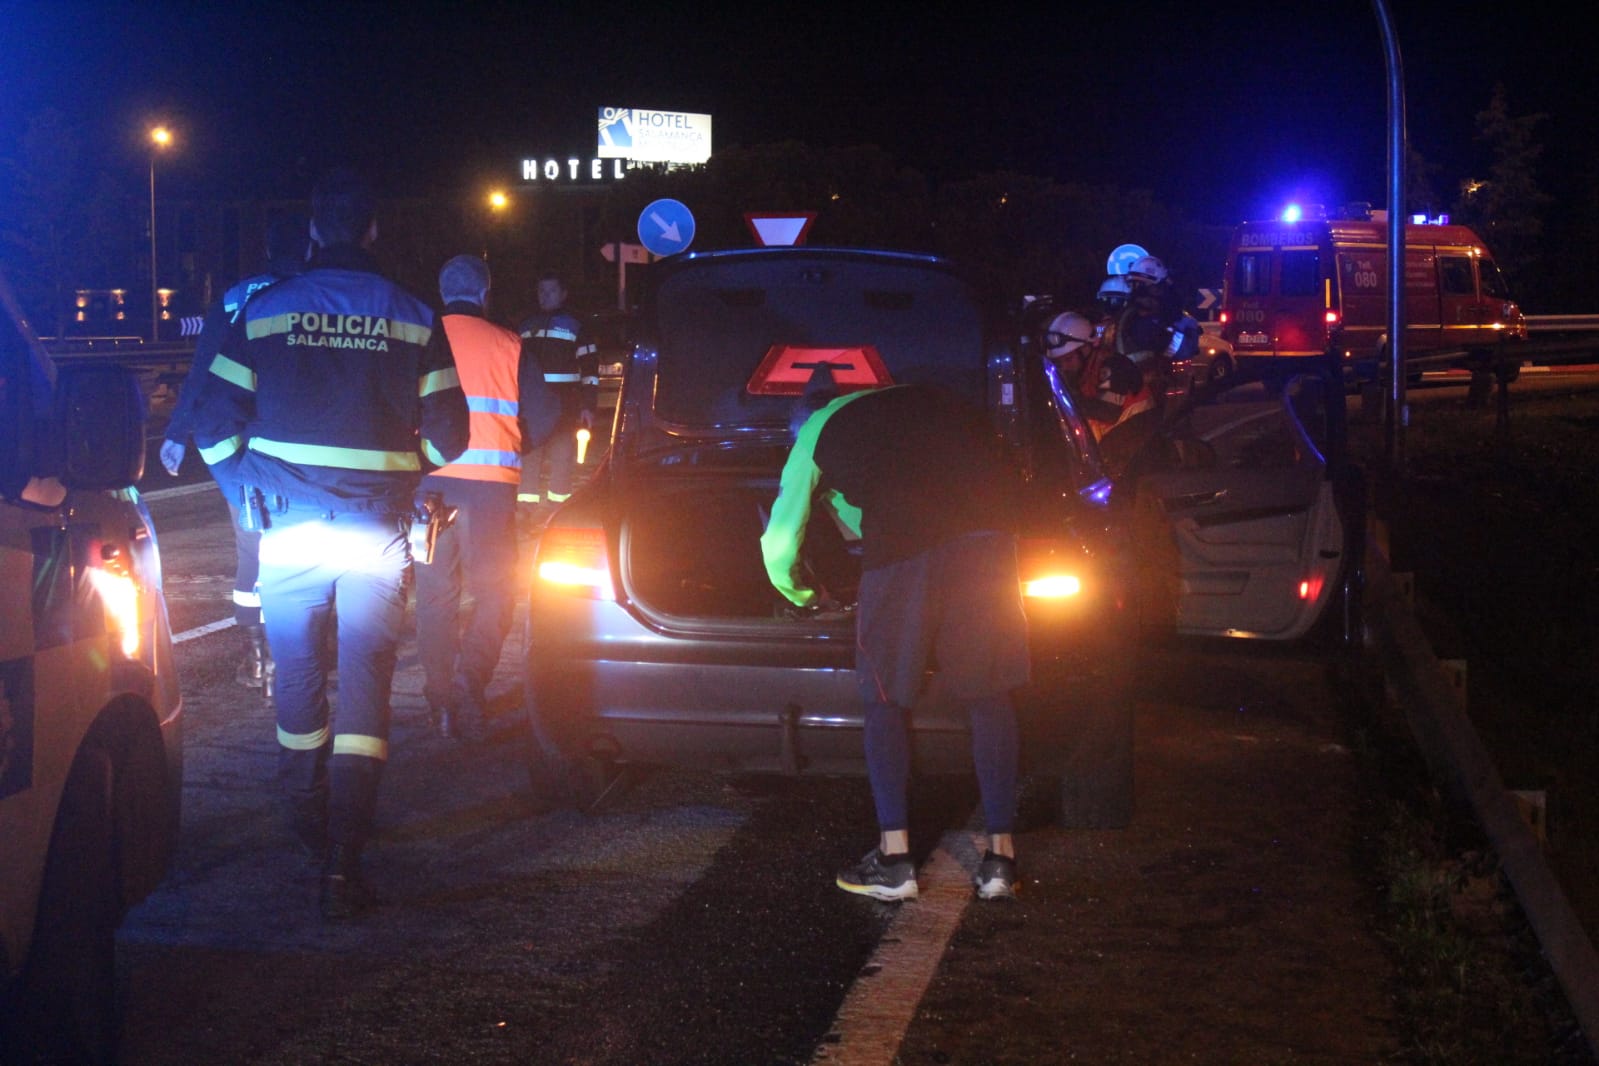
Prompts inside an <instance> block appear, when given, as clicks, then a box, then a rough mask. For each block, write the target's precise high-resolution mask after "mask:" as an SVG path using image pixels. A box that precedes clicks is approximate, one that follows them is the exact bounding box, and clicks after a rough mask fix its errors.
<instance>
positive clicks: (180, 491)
mask: <svg viewBox="0 0 1599 1066" xmlns="http://www.w3.org/2000/svg"><path fill="white" fill-rule="evenodd" d="M215 491H217V486H216V482H214V481H197V482H195V483H194V484H193V485H174V486H173V487H172V488H170V489H151V490H150V491H149V492H146V493H142V494H141V495H143V496H144V498H145V499H147V500H165V499H170V498H172V497H174V496H193V495H194V494H195V493H197V492H215Z"/></svg>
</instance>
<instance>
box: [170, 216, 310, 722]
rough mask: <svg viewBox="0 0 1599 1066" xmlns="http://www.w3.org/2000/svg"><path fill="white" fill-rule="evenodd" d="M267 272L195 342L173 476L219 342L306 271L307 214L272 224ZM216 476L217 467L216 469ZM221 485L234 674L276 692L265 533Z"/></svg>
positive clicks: (177, 414)
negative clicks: (273, 291)
mask: <svg viewBox="0 0 1599 1066" xmlns="http://www.w3.org/2000/svg"><path fill="white" fill-rule="evenodd" d="M266 250H267V262H266V270H265V271H264V272H262V273H260V274H254V275H252V276H250V277H247V278H245V279H243V280H242V281H238V282H235V283H234V284H233V285H232V286H231V287H230V288H229V289H228V291H227V292H225V293H223V294H222V299H221V300H219V301H217V302H216V303H215V304H213V305H211V309H210V310H209V311H208V312H207V313H206V316H205V322H204V324H203V325H202V326H201V327H200V336H199V337H198V338H196V340H195V343H194V358H193V360H192V361H191V362H190V364H189V373H188V376H187V377H185V378H184V379H183V388H182V390H181V391H180V392H179V393H178V404H177V407H176V408H174V409H173V412H172V419H171V421H169V422H168V423H167V431H166V439H165V440H163V441H162V442H161V465H162V466H163V467H165V468H166V471H167V473H169V474H171V475H172V476H173V477H177V476H178V469H179V467H181V466H182V465H183V458H184V455H185V454H186V453H187V451H188V448H187V446H186V445H185V443H184V442H185V441H187V440H188V439H189V434H190V433H191V432H192V431H193V429H194V404H195V400H196V399H197V398H198V397H199V395H200V392H201V386H202V385H203V383H204V382H205V380H206V378H207V377H208V376H209V375H210V373H211V360H212V359H213V358H214V357H215V356H216V353H217V346H218V345H220V344H221V343H222V338H223V336H224V335H225V334H226V333H227V331H228V327H229V325H231V324H232V323H233V322H235V321H237V320H238V317H239V315H240V314H241V313H243V311H244V303H245V301H246V300H248V299H249V298H250V297H251V296H252V295H254V294H255V293H256V292H258V291H260V290H261V289H264V288H266V287H267V286H268V285H271V284H273V283H274V282H278V281H281V280H283V279H284V278H288V277H293V276H294V275H295V274H298V273H300V271H302V270H304V269H305V260H306V256H307V255H308V254H309V252H310V250H311V237H310V234H309V232H308V231H307V227H306V219H305V216H304V215H300V214H295V215H283V216H280V217H279V218H276V219H274V220H273V222H272V224H271V225H270V226H268V227H267V249H266ZM211 476H212V478H214V479H215V478H217V471H216V470H215V469H214V468H213V469H212V470H211ZM217 487H218V488H219V489H221V490H222V496H223V498H224V499H226V500H227V502H228V513H229V514H231V515H232V516H233V548H234V555H235V557H236V561H235V565H234V571H233V624H234V625H235V626H237V627H238V628H239V630H240V632H242V633H243V634H244V641H245V646H244V657H243V658H242V659H241V660H240V662H239V668H238V670H237V671H236V673H235V675H234V677H235V679H236V680H237V681H238V682H239V684H241V685H243V686H245V687H246V688H259V689H263V690H264V693H263V694H264V695H266V696H271V695H272V659H271V656H270V655H269V653H268V651H267V643H266V633H265V631H264V630H263V629H262V627H261V590H260V588H259V587H258V578H259V576H260V568H261V563H260V549H261V531H260V530H259V529H245V528H244V525H243V523H241V522H240V521H239V520H238V519H239V486H238V485H235V484H230V483H227V482H224V481H222V480H220V479H217Z"/></svg>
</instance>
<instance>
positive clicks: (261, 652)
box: [233, 622, 268, 688]
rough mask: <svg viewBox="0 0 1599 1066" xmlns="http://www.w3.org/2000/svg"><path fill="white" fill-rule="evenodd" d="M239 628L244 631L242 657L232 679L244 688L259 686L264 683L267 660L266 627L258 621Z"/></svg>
mask: <svg viewBox="0 0 1599 1066" xmlns="http://www.w3.org/2000/svg"><path fill="white" fill-rule="evenodd" d="M240 628H241V629H242V630H243V631H244V658H242V659H240V660H239V668H238V670H237V671H236V672H235V673H234V675H233V679H234V680H235V681H237V682H238V683H239V684H241V685H243V686H244V687H245V688H261V687H263V686H264V685H265V684H266V672H267V665H266V664H267V661H268V657H267V646H266V629H265V627H263V626H262V625H261V623H259V622H257V623H256V624H255V625H245V626H241V627H240Z"/></svg>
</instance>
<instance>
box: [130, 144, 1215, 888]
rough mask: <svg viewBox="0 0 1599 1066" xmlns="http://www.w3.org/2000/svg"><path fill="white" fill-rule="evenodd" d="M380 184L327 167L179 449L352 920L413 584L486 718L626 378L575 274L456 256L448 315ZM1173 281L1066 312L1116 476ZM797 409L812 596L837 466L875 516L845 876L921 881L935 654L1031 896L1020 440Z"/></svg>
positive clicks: (300, 802) (793, 515)
mask: <svg viewBox="0 0 1599 1066" xmlns="http://www.w3.org/2000/svg"><path fill="white" fill-rule="evenodd" d="M375 206H376V205H375V199H374V197H373V194H372V191H371V188H370V187H369V186H368V185H367V184H366V182H365V181H364V180H363V179H362V178H361V177H360V176H359V175H357V174H356V173H354V172H353V171H350V170H347V169H339V170H335V171H332V172H330V173H328V174H327V175H325V176H324V177H323V179H322V180H321V181H319V182H318V184H317V186H316V188H315V189H314V190H313V192H312V197H311V215H310V219H309V223H308V224H307V223H306V220H304V219H303V218H302V219H296V218H286V219H284V220H282V221H281V222H280V223H279V224H278V225H275V226H274V227H273V228H272V232H271V236H270V239H269V242H268V248H267V254H268V262H267V269H266V271H265V272H263V273H262V274H260V275H257V276H254V277H251V278H248V279H246V280H245V281H242V282H240V283H239V284H238V285H235V286H234V287H233V288H231V289H229V290H228V292H227V294H226V295H225V296H224V297H223V299H222V300H221V301H219V302H218V303H217V305H215V306H214V307H213V308H212V309H211V310H210V312H209V313H208V315H207V317H206V321H205V325H204V328H203V330H202V333H201V336H200V338H199V341H198V342H197V345H196V352H195V361H194V364H193V367H192V369H191V372H190V375H189V378H188V380H187V381H186V383H185V388H184V389H183V393H182V399H181V400H180V403H179V406H178V409H177V411H176V412H175V414H174V416H173V419H172V423H171V425H170V426H169V428H168V430H167V434H166V438H167V439H166V441H165V442H164V444H163V445H162V448H161V460H162V463H163V465H164V466H165V467H166V469H167V470H168V471H169V472H171V473H173V474H176V473H177V472H178V469H179V467H180V466H181V464H182V462H183V459H184V457H185V452H186V446H185V443H184V442H185V440H186V439H187V438H188V437H189V436H191V435H192V437H193V439H194V441H195V443H196V445H197V448H198V452H199V455H200V457H201V458H202V459H203V460H204V462H205V463H206V465H207V467H208V468H209V470H210V473H211V475H212V476H213V478H214V479H215V481H216V483H217V485H218V486H219V488H220V489H221V490H222V492H223V493H224V496H225V497H226V499H227V501H228V506H229V510H230V513H231V514H232V516H233V518H234V525H235V528H236V530H237V532H236V538H237V559H238V562H237V568H236V570H237V572H236V580H235V585H234V604H235V611H236V615H235V620H236V623H237V624H238V626H239V627H240V629H241V630H242V631H243V632H244V633H245V634H246V649H245V657H244V660H243V662H242V663H241V665H240V667H239V670H238V680H239V681H240V682H241V683H242V684H245V685H249V686H253V687H261V688H263V689H264V690H265V691H266V692H267V694H268V695H269V696H270V697H271V698H272V699H273V701H274V706H275V711H276V720H277V739H278V744H279V767H278V778H279V783H280V786H281V790H282V793H283V799H284V807H285V814H286V819H287V823H288V827H289V829H290V831H291V832H292V833H293V835H294V837H295V839H296V840H297V841H298V843H299V844H300V845H301V846H302V847H303V849H304V851H305V853H306V855H307V856H308V858H309V859H310V860H311V861H312V862H313V863H315V864H317V865H318V866H319V867H320V872H321V878H320V895H319V907H320V909H321V912H322V914H323V915H324V917H326V918H328V919H333V920H338V919H346V918H351V917H354V916H357V915H359V914H361V913H363V912H365V911H367V910H369V909H370V908H371V907H372V906H373V905H374V904H375V903H376V895H375V893H374V892H373V890H372V889H371V887H370V886H369V885H368V883H367V881H366V879H365V876H364V872H363V867H362V861H361V857H362V852H363V849H364V848H365V846H366V845H367V843H368V841H369V840H370V838H371V835H372V830H373V818H374V811H375V808H376V804H377V797H378V786H379V782H380V779H381V777H382V774H383V768H384V765H385V763H386V761H387V758H388V751H389V732H390V724H391V723H390V714H391V711H390V690H391V686H392V682H393V676H394V671H395V667H396V663H397V659H398V649H399V645H400V642H401V639H402V636H403V628H404V623H405V617H406V607H407V600H408V597H409V593H410V584H411V582H412V580H413V579H414V583H415V592H416V601H417V639H418V646H419V653H420V659H421V662H422V665H423V669H424V673H425V675H426V680H425V686H424V692H425V696H426V699H427V703H428V708H429V711H430V714H431V720H432V724H433V727H434V729H435V730H436V731H437V732H438V733H439V734H440V735H442V736H444V737H446V738H449V737H460V738H463V739H467V740H473V739H478V738H480V737H482V736H483V735H484V731H485V728H486V722H485V717H484V713H485V704H486V701H487V692H486V690H487V687H488V684H489V681H490V678H491V677H492V675H493V672H494V669H495V666H496V664H497V662H498V661H499V658H500V654H501V649H502V646H503V644H504V641H505V638H506V636H507V633H508V630H509V628H510V622H511V617H512V613H513V603H512V597H513V595H514V589H515V587H516V586H515V582H514V581H511V580H508V578H507V575H508V574H511V573H514V572H515V570H516V563H517V552H518V536H517V532H518V522H519V518H525V519H526V521H524V522H523V525H524V526H526V525H537V523H538V520H539V519H540V518H542V517H545V516H546V515H547V514H548V510H549V505H550V504H559V503H561V502H562V501H564V500H565V499H566V498H567V497H568V496H570V495H571V493H572V491H573V488H574V482H575V467H576V463H577V434H578V431H580V430H590V429H591V428H592V426H593V423H594V414H595V408H596V405H597V399H598V386H599V377H598V365H597V363H598V361H597V358H596V352H595V347H594V345H593V344H592V343H591V342H590V341H589V339H588V338H587V337H586V335H585V331H584V329H583V325H582V322H581V320H580V319H579V318H578V317H577V316H576V315H574V314H573V313H572V312H571V311H570V310H569V309H568V307H567V299H568V295H569V294H568V291H567V287H566V284H565V282H564V280H563V279H562V278H561V277H560V275H558V274H556V273H546V274H544V275H542V276H541V277H540V279H539V282H538V289H537V298H538V311H537V312H536V313H534V314H533V315H531V316H530V317H528V318H527V319H525V320H523V321H522V322H521V323H520V324H519V327H518V329H517V330H516V331H514V332H513V331H512V330H509V329H506V328H504V327H502V326H499V325H496V324H495V323H493V322H492V321H491V320H490V319H489V317H488V307H489V294H490V291H491V279H490V274H489V269H488V266H487V264H486V263H485V262H484V261H483V260H482V259H480V258H478V257H476V256H471V255H460V256H456V257H454V258H452V259H450V260H449V261H448V262H446V263H445V264H444V265H443V268H442V269H441V271H440V273H439V279H438V282H439V303H440V304H441V305H442V308H443V311H442V313H438V312H436V311H435V310H434V308H433V306H432V305H431V304H430V303H429V302H428V301H425V300H423V299H420V298H418V297H416V296H414V295H412V294H410V293H409V292H407V291H406V290H405V289H403V288H402V287H401V286H399V285H398V284H396V283H394V282H393V281H391V280H389V279H387V278H385V277H384V276H383V275H382V274H381V273H380V272H379V270H378V267H377V262H376V260H375V259H374V257H373V255H372V252H371V246H372V244H373V243H374V242H375V241H376V240H377V237H378V223H377V218H376V210H375ZM1171 288H1172V287H1171V285H1170V280H1169V276H1168V274H1167V271H1166V268H1165V266H1164V264H1162V263H1161V262H1160V261H1159V260H1158V259H1156V258H1154V257H1153V256H1144V257H1143V258H1141V259H1139V260H1138V261H1137V262H1135V263H1133V264H1132V265H1131V269H1130V270H1129V271H1128V272H1127V273H1126V274H1125V275H1112V276H1110V277H1108V278H1107V279H1106V282H1105V284H1104V285H1103V286H1102V287H1101V289H1100V291H1099V293H1098V294H1097V298H1096V301H1095V303H1096V317H1090V316H1089V315H1086V314H1082V313H1079V312H1076V311H1066V312H1062V313H1059V314H1056V315H1055V316H1054V317H1053V318H1051V319H1050V320H1049V321H1048V323H1047V326H1045V328H1043V329H1042V330H1041V335H1040V337H1039V340H1040V348H1041V350H1042V351H1043V352H1044V353H1045V355H1047V356H1048V357H1049V361H1050V366H1051V372H1052V373H1054V374H1056V375H1059V376H1060V378H1061V380H1062V382H1063V384H1064V385H1065V386H1066V388H1067V389H1069V390H1070V391H1071V392H1073V393H1074V394H1075V395H1076V396H1077V398H1078V402H1080V403H1081V405H1082V407H1083V411H1084V414H1085V415H1086V416H1087V418H1088V420H1089V423H1090V426H1091V428H1092V430H1093V432H1094V434H1095V436H1096V437H1098V438H1099V443H1100V447H1101V449H1102V451H1103V454H1104V457H1105V459H1106V461H1107V465H1108V466H1110V467H1111V469H1112V473H1113V474H1118V473H1120V474H1127V473H1133V474H1136V472H1137V470H1138V464H1139V463H1140V461H1141V459H1142V457H1144V456H1146V455H1147V454H1149V451H1150V441H1152V440H1153V439H1154V438H1155V437H1156V435H1157V431H1158V429H1159V427H1160V423H1161V419H1162V416H1163V411H1164V409H1165V407H1166V403H1167V389H1166V375H1167V372H1168V368H1169V367H1170V364H1171V361H1172V360H1173V359H1179V358H1184V357H1186V356H1188V355H1189V354H1191V353H1190V352H1189V350H1188V348H1189V346H1191V345H1192V344H1193V343H1194V342H1195V341H1196V340H1197V333H1198V328H1197V325H1194V324H1193V320H1192V318H1191V316H1185V315H1184V314H1183V313H1182V312H1181V311H1180V309H1178V308H1177V307H1176V304H1175V301H1174V300H1173V298H1172V296H1171ZM793 429H794V432H795V434H796V442H795V447H794V449H793V451H792V453H791V455H790V456H789V459H788V463H787V465H786V466H785V469H784V472H783V480H782V492H781V494H780V496H779V498H778V499H777V501H776V503H775V504H774V507H773V511H772V517H771V521H770V523H769V525H768V528H767V530H766V533H765V535H764V536H763V537H762V541H761V544H762V549H763V552H764V553H765V556H766V566H767V569H768V572H769V574H770V575H771V579H772V581H773V583H774V584H775V585H776V586H777V588H778V589H779V590H780V591H781V592H782V593H783V594H784V595H785V596H786V597H788V598H789V599H790V600H792V601H793V602H794V603H796V604H800V605H804V604H807V603H810V602H812V601H813V600H815V599H817V598H818V597H820V598H821V599H823V600H825V597H826V592H825V590H813V589H809V588H806V587H805V586H804V584H803V579H802V578H801V577H800V576H799V575H798V571H797V569H796V567H795V559H796V546H797V543H798V537H799V532H798V531H800V530H803V528H804V525H805V521H806V518H807V515H808V514H809V511H810V508H811V507H812V505H813V503H814V502H815V501H816V500H817V498H818V495H819V489H824V490H827V492H826V493H823V494H822V495H823V496H824V502H825V498H826V497H828V495H829V494H830V496H833V497H839V498H840V501H841V502H842V503H843V504H844V505H845V506H844V507H843V509H842V510H841V512H840V520H843V521H849V520H851V517H853V521H854V523H855V524H856V525H857V526H858V527H859V531H860V532H861V533H862V534H863V535H864V541H863V543H864V544H865V558H864V561H863V576H862V583H861V588H860V592H859V598H858V612H859V613H858V615H857V626H858V631H859V633H860V634H861V636H860V639H859V641H858V645H857V664H856V665H857V674H858V676H859V679H860V689H861V695H862V698H863V700H864V701H865V703H866V715H865V733H866V756H867V766H868V774H869V778H870V781H871V784H872V792H873V797H874V801H875V804H876V807H877V814H878V821H879V825H880V827H881V836H880V839H879V844H878V847H877V848H875V849H874V850H873V851H871V852H870V853H868V854H867V856H866V857H865V858H864V859H863V860H861V862H860V863H858V864H856V865H853V866H850V867H847V868H845V869H844V870H842V871H840V873H839V874H838V877H837V882H838V884H839V886H840V887H841V888H844V889H846V890H848V891H851V892H856V893H862V894H865V895H870V896H874V897H876V898H879V899H888V900H897V899H906V898H910V897H913V896H915V895H916V893H917V886H916V880H915V870H914V867H913V865H912V864H911V861H910V858H909V843H908V835H907V825H908V812H907V810H906V784H907V778H908V774H909V761H910V760H909V750H908V747H907V741H906V725H905V720H904V716H905V711H904V708H906V707H908V706H910V705H911V704H912V703H913V702H914V700H915V696H916V688H917V686H918V685H919V684H920V683H921V681H922V678H923V675H924V673H925V666H926V664H927V663H928V662H929V661H931V659H932V658H933V657H936V658H937V660H938V662H939V663H940V672H941V673H943V674H947V675H949V676H948V678H946V680H947V681H948V682H949V683H950V684H952V685H954V686H955V691H956V692H957V695H958V696H960V697H961V698H963V699H965V700H966V701H967V703H968V704H969V709H970V716H971V722H972V737H973V756H974V765H975V768H976V770H977V774H978V779H979V784H980V786H981V791H982V795H983V806H984V811H985V815H986V821H987V828H988V833H989V849H988V852H987V854H985V856H984V857H983V860H982V862H981V864H980V865H979V867H978V870H977V874H976V878H975V886H976V890H977V892H978V894H979V895H980V896H982V897H984V898H996V899H998V898H1007V897H1009V896H1010V895H1012V894H1013V893H1014V891H1015V886H1016V882H1017V877H1016V867H1015V850H1014V845H1013V842H1012V836H1011V834H1012V826H1013V822H1014V818H1015V805H1016V772H1017V770H1016V764H1017V751H1016V748H1017V736H1016V723H1015V712H1014V709H1013V708H1012V706H1011V703H1010V696H1009V693H1010V691H1011V690H1012V689H1013V688H1014V687H1015V686H1017V685H1019V684H1021V683H1023V682H1025V680H1026V679H1027V675H1028V669H1029V666H1028V656H1027V641H1026V620H1025V616H1024V614H1023V613H1022V609H1021V604H1020V598H1019V589H1018V584H1017V577H1016V566H1015V529H1016V522H1015V518H1016V514H1015V507H1016V498H1015V494H1014V492H1013V491H1011V488H1010V484H1011V478H1010V477H1009V471H1008V469H1007V467H1006V464H1005V463H1004V461H1003V460H1002V459H1001V458H1000V457H999V456H998V455H997V454H994V453H992V449H990V448H988V447H986V446H985V442H987V441H988V435H987V434H986V432H985V431H984V430H983V428H982V420H981V419H980V418H977V417H974V415H973V413H972V412H970V411H968V410H965V409H964V408H962V407H960V406H959V405H958V404H956V403H955V402H954V401H953V400H952V399H951V398H950V397H949V396H948V395H945V394H943V393H940V392H939V391H937V390H933V389H928V388H925V387H917V388H910V387H903V386H901V387H890V388H887V389H876V390H867V391H865V392H854V393H841V392H840V391H839V390H838V389H837V388H836V387H834V386H833V384H832V382H831V380H830V375H825V374H820V373H819V374H818V376H817V378H816V379H815V380H814V381H813V387H812V388H810V389H808V390H807V392H806V395H805V396H804V397H803V398H802V399H801V401H800V402H799V404H798V405H797V406H796V410H795V418H794V425H793ZM990 443H991V442H990ZM957 474H959V475H960V476H959V477H957V476H956V475H957ZM957 482H958V486H957V490H956V491H951V492H949V493H945V494H936V495H935V494H929V493H927V492H926V491H925V486H926V485H928V484H935V483H944V484H950V485H956V483H957ZM413 564H421V565H413ZM468 601H469V602H470V607H469V606H468ZM269 649H270V651H269ZM330 649H333V650H332V651H331V652H330ZM334 660H336V667H337V674H338V680H339V684H338V701H337V702H338V708H337V713H336V714H335V713H333V710H332V706H331V701H330V698H329V667H330V665H331V664H332V662H333V661H334Z"/></svg>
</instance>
